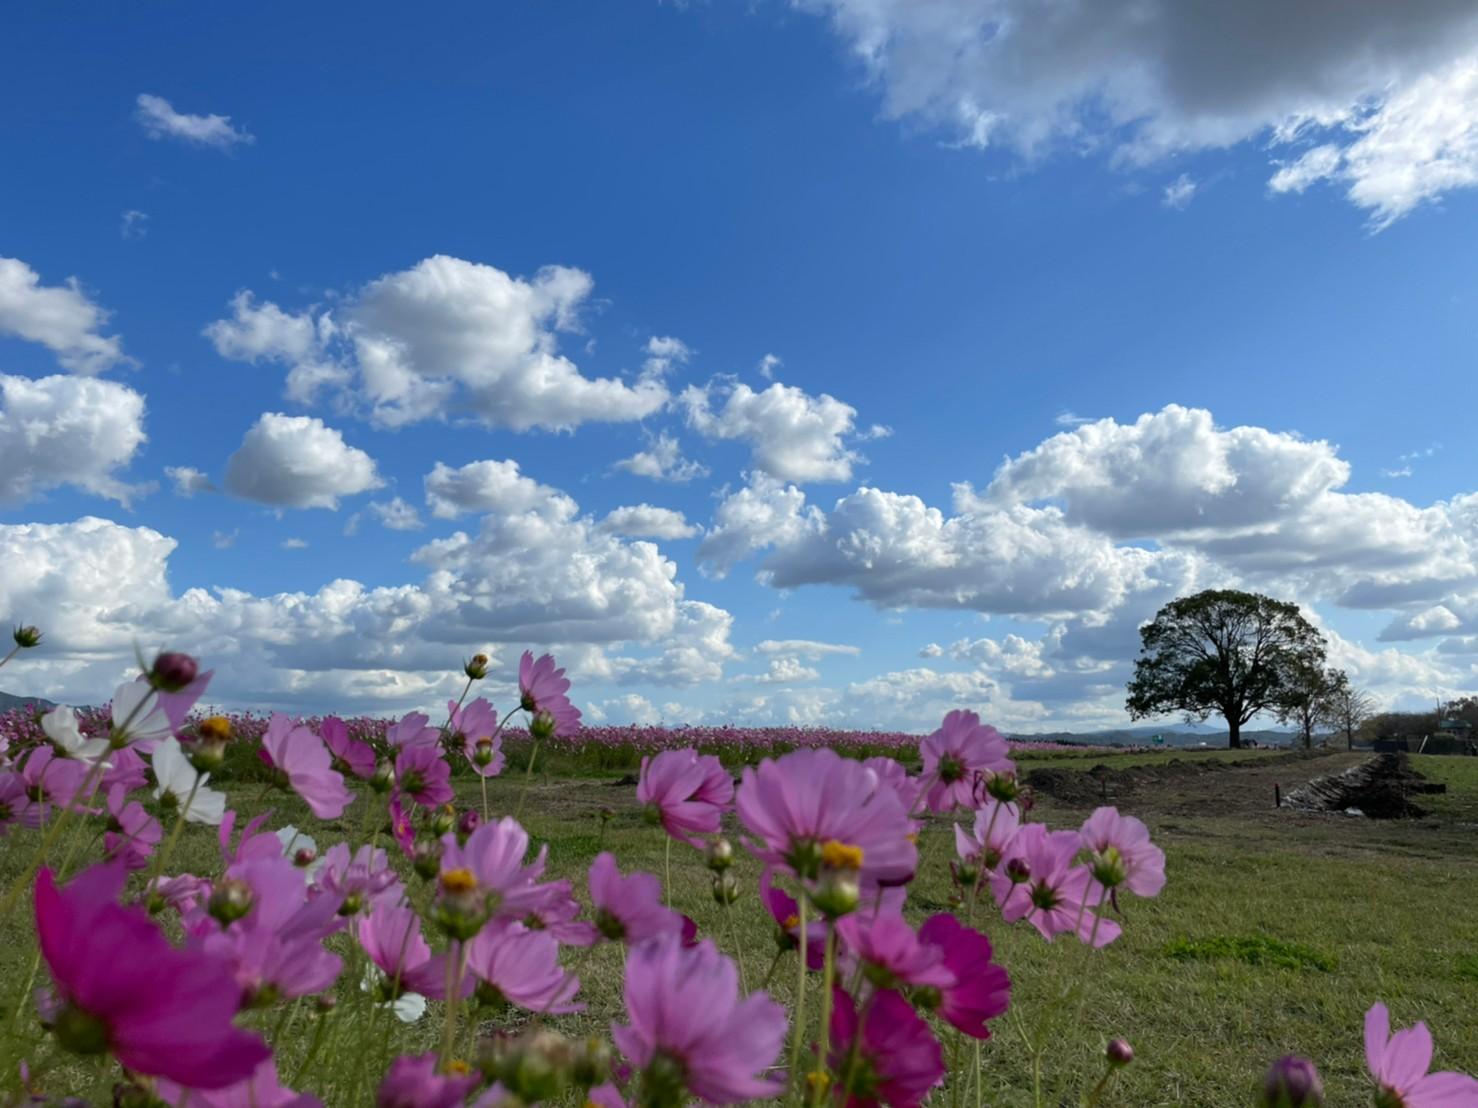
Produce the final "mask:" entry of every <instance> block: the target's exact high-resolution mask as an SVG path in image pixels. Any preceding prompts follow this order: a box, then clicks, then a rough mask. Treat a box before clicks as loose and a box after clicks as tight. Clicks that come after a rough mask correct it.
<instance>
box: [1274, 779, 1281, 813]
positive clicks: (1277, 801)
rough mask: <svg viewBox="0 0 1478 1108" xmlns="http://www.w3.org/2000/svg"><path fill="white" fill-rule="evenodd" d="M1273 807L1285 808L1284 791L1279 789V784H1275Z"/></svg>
mask: <svg viewBox="0 0 1478 1108" xmlns="http://www.w3.org/2000/svg"><path fill="white" fill-rule="evenodd" d="M1273 807H1274V808H1281V807H1283V790H1282V789H1280V788H1279V787H1278V782H1276V781H1274V782H1273Z"/></svg>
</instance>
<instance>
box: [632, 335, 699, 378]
mask: <svg viewBox="0 0 1478 1108" xmlns="http://www.w3.org/2000/svg"><path fill="white" fill-rule="evenodd" d="M646 351H647V360H646V361H644V362H643V363H642V373H643V375H645V376H648V377H665V376H666V375H667V374H668V373H670V372H671V371H672V370H673V369H674V368H676V367H677V366H680V365H685V364H687V362H688V361H689V360H690V359H691V358H692V357H693V351H692V349H691V348H690V347H689V346H688V344H687V343H685V342H683V340H682V339H679V338H674V337H673V336H671V335H653V336H652V337H651V338H649V339H648V340H647V346H646Z"/></svg>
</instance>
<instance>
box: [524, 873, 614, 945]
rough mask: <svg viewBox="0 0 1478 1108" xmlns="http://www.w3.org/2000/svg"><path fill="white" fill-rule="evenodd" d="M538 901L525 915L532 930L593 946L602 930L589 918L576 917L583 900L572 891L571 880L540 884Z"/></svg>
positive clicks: (571, 943) (569, 941)
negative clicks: (577, 898)
mask: <svg viewBox="0 0 1478 1108" xmlns="http://www.w3.org/2000/svg"><path fill="white" fill-rule="evenodd" d="M538 889H539V894H540V895H539V900H538V902H537V903H536V904H534V905H532V906H531V907H530V908H529V910H528V913H527V914H526V915H525V916H524V917H523V925H524V926H525V927H526V928H528V929H529V930H530V931H547V932H549V934H550V935H552V936H554V938H555V939H556V940H557V941H558V942H560V943H561V944H563V945H565V946H594V945H595V944H596V943H597V942H599V941H600V932H599V931H597V930H596V928H595V924H593V923H591V922H590V921H589V920H582V919H577V918H576V917H577V916H579V914H580V902H579V901H577V900H576V899H575V898H574V897H573V896H572V895H571V894H570V883H569V882H568V881H551V882H549V883H548V884H547V885H540V886H538Z"/></svg>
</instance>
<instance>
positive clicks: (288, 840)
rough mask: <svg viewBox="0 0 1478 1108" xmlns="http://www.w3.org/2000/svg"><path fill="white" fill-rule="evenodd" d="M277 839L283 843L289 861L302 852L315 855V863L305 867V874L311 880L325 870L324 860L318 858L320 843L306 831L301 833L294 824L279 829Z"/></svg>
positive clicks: (283, 849) (283, 851)
mask: <svg viewBox="0 0 1478 1108" xmlns="http://www.w3.org/2000/svg"><path fill="white" fill-rule="evenodd" d="M277 839H278V841H279V842H281V843H282V853H283V854H284V855H285V856H286V857H287V860H288V861H292V859H293V856H294V855H296V854H297V852H298V851H300V850H308V851H311V852H312V854H313V861H311V862H309V863H308V864H307V865H306V866H304V867H303V872H304V873H305V874H306V875H307V876H308V877H309V878H310V879H311V878H312V877H314V876H315V875H317V873H318V871H319V870H321V869H322V868H323V859H322V858H320V857H319V856H318V841H317V840H316V839H314V838H313V836H312V835H309V834H308V833H307V832H305V831H299V830H298V829H297V828H296V827H294V826H293V825H292V824H290V823H289V824H288V825H287V826H286V827H279V828H278V829H277Z"/></svg>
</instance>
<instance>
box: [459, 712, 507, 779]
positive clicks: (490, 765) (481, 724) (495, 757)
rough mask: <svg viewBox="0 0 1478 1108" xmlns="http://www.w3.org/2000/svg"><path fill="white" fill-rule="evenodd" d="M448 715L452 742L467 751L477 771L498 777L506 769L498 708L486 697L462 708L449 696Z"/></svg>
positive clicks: (468, 757) (475, 771)
mask: <svg viewBox="0 0 1478 1108" xmlns="http://www.w3.org/2000/svg"><path fill="white" fill-rule="evenodd" d="M447 718H448V720H449V721H450V722H449V723H448V724H447V731H448V733H449V737H450V742H451V744H452V745H453V746H455V747H457V748H460V749H461V750H462V752H463V753H464V754H466V755H467V761H468V763H469V764H471V766H472V771H473V772H474V773H476V774H477V775H478V776H480V777H496V776H498V774H500V773H502V772H503V766H504V764H505V762H506V758H505V757H504V755H503V736H502V735H501V734H500V733H499V729H498V710H497V709H496V708H494V707H493V706H492V705H491V704H490V703H488V701H487V700H485V699H483V698H482V697H478V698H477V699H476V700H474V701H473V702H472V703H471V704H467V705H464V706H463V707H460V708H459V707H457V702H456V701H455V700H448V701H447Z"/></svg>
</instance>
